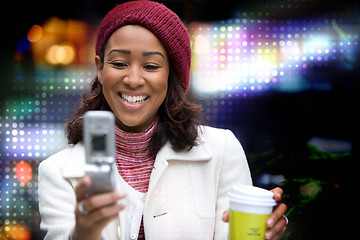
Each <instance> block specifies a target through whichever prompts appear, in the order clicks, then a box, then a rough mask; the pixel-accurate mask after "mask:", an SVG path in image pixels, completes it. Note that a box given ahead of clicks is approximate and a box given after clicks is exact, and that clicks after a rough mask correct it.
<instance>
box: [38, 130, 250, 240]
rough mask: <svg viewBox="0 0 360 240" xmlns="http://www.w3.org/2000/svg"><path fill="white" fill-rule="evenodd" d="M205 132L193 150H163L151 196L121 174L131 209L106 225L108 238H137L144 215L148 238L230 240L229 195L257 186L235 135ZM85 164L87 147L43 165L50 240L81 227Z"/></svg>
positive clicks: (43, 210) (42, 200) (42, 203)
mask: <svg viewBox="0 0 360 240" xmlns="http://www.w3.org/2000/svg"><path fill="white" fill-rule="evenodd" d="M201 129H202V131H201V133H200V135H199V145H197V146H195V147H193V148H192V149H191V150H190V151H182V152H175V151H173V150H172V148H171V146H170V144H169V143H168V144H166V145H165V146H164V147H163V148H162V149H161V150H160V151H159V153H158V154H157V156H156V159H155V164H154V169H153V171H152V173H151V177H150V184H149V189H148V192H147V193H146V194H142V193H140V192H138V191H136V190H134V189H133V188H131V187H130V186H129V185H128V184H127V183H126V182H125V181H124V180H123V179H122V178H121V176H120V175H119V174H118V173H117V172H116V173H115V174H116V181H117V185H118V186H117V188H118V189H122V190H124V191H125V192H126V193H127V198H126V205H127V207H126V209H125V210H124V211H121V212H120V213H119V219H116V220H115V221H112V222H111V223H109V224H108V225H107V227H105V229H104V230H103V232H102V238H103V239H104V240H112V239H120V237H121V239H136V238H137V235H138V232H139V226H140V222H141V218H142V216H144V229H145V236H146V239H147V240H151V239H156V240H162V239H164V240H165V239H166V240H168V239H184V240H192V239H213V238H214V239H226V238H227V231H228V226H227V224H226V223H224V222H223V221H222V215H223V212H224V211H225V210H227V209H228V206H229V201H228V199H227V192H228V191H229V190H230V188H231V187H232V186H233V185H235V184H248V185H250V184H252V182H251V176H250V171H249V167H248V164H247V161H246V157H245V154H244V151H243V149H242V147H241V145H240V143H239V141H238V140H237V139H236V137H235V136H234V135H233V133H232V132H231V131H229V130H221V129H216V128H211V127H202V128H201ZM84 164H85V152H84V147H83V145H82V144H77V145H75V146H71V147H69V148H67V149H65V150H63V151H61V152H59V153H56V154H55V155H53V156H51V157H49V158H48V159H47V160H45V161H43V162H42V163H41V164H40V167H39V208H40V214H41V217H42V221H41V228H42V229H43V230H46V231H47V235H46V239H69V235H70V234H71V231H72V230H73V228H74V226H75V214H74V209H75V206H76V197H75V192H74V188H75V186H76V184H77V183H78V181H79V179H80V178H81V177H83V176H84ZM114 171H117V170H116V167H114Z"/></svg>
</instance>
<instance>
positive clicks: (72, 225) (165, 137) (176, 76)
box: [39, 1, 286, 240]
mask: <svg viewBox="0 0 360 240" xmlns="http://www.w3.org/2000/svg"><path fill="white" fill-rule="evenodd" d="M190 63H191V48H190V40H189V36H188V34H187V31H186V28H185V26H184V25H183V24H182V22H181V20H180V19H179V18H178V16H177V15H176V14H175V13H174V12H172V11H171V10H170V9H168V8H166V7H165V6H164V5H162V4H160V3H156V2H153V1H135V2H129V3H125V4H122V5H118V6H117V7H115V8H114V9H113V10H112V11H110V12H109V13H108V14H107V15H106V17H105V18H104V20H103V21H102V23H101V25H100V27H99V31H98V35H97V41H96V57H95V64H96V70H97V76H96V77H95V79H94V80H93V81H92V83H91V91H90V95H89V96H86V95H83V96H82V100H81V102H80V106H79V108H78V109H77V110H76V112H75V114H74V116H73V117H72V118H71V119H70V120H69V121H68V122H67V124H66V130H67V138H68V142H69V143H70V144H72V145H71V146H70V147H69V148H67V149H65V150H63V151H61V152H59V153H57V154H55V155H53V156H51V157H50V158H49V159H47V160H45V161H43V162H42V163H41V165H40V167H39V208H40V212H41V215H42V223H41V227H42V228H43V229H46V230H47V231H48V233H47V236H46V238H48V239H69V237H70V238H73V239H87V240H89V239H90V240H92V239H94V240H98V239H104V240H107V239H109V240H110V239H119V238H121V239H145V238H146V239H150V240H151V239H172V238H176V239H194V238H195V237H196V236H199V238H201V239H226V238H227V229H228V225H227V224H226V222H227V221H228V218H227V212H226V210H227V209H228V207H229V203H228V200H227V197H226V195H227V192H228V191H229V190H230V189H231V187H232V186H233V185H238V184H245V185H250V184H251V183H252V181H251V176H250V171H249V167H248V164H247V161H246V157H245V154H244V151H243V149H242V147H241V145H240V143H239V142H238V140H237V139H236V138H235V136H234V135H233V134H232V133H231V132H230V131H228V130H222V129H216V128H211V127H206V126H203V125H201V124H202V121H201V115H200V112H201V106H199V105H197V104H194V103H192V102H190V101H189V100H188V99H187V97H186V94H185V93H186V91H187V88H188V86H189V81H190V75H189V73H190ZM89 110H106V111H112V112H113V113H114V115H115V117H116V126H115V129H114V132H115V143H116V156H115V162H116V164H114V165H116V166H114V167H113V169H115V173H114V175H115V176H116V183H117V188H116V190H115V191H112V192H108V193H103V194H98V195H93V196H88V195H87V194H86V192H87V189H88V187H89V186H90V184H91V177H89V176H84V170H83V163H84V162H85V159H84V146H83V144H82V138H83V130H82V129H83V128H82V127H83V118H84V114H85V112H86V111H89ZM49 191H51V194H48V192H49ZM275 193H276V194H274V197H275V199H276V200H280V199H281V195H282V191H280V190H275ZM125 195H126V199H125ZM120 199H124V201H125V203H126V204H124V203H123V202H122V203H121V202H119V200H120ZM58 204H59V205H61V206H62V208H61V210H59V207H58ZM74 209H75V211H74ZM284 209H286V207H284V205H280V206H279V207H278V208H277V209H276V210H275V211H274V213H273V214H272V215H271V216H270V217H269V218H268V220H267V221H268V223H269V224H268V227H270V230H268V231H267V233H266V234H267V236H272V237H273V238H272V239H278V238H279V237H280V236H281V234H282V233H283V231H284V226H285V220H284V219H283V218H282V217H281V216H282V215H283V214H284V212H285V210H284ZM224 212H225V214H224ZM221 219H223V221H222V220H221ZM269 238H271V237H269Z"/></svg>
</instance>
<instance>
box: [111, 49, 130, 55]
mask: <svg viewBox="0 0 360 240" xmlns="http://www.w3.org/2000/svg"><path fill="white" fill-rule="evenodd" d="M113 52H119V53H123V54H126V55H130V54H131V51H130V50H125V49H112V50H111V51H110V52H109V54H108V56H109V55H110V54H111V53H113Z"/></svg>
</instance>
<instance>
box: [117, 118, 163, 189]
mask: <svg viewBox="0 0 360 240" xmlns="http://www.w3.org/2000/svg"><path fill="white" fill-rule="evenodd" d="M157 124H158V118H157V119H156V120H155V121H154V122H153V123H152V124H151V125H150V126H149V127H148V128H147V129H146V130H145V131H144V132H141V133H129V132H125V131H123V130H121V129H120V128H119V127H118V126H116V127H115V143H116V166H117V169H118V172H119V173H120V175H121V177H122V178H123V179H124V180H125V181H126V182H127V183H128V184H129V185H130V186H131V187H132V188H134V189H135V190H137V191H139V192H142V193H146V192H147V190H148V187H149V181H150V175H151V171H152V169H153V167H154V162H155V156H153V157H150V149H149V143H150V139H151V137H152V136H153V134H154V132H155V129H156V126H157Z"/></svg>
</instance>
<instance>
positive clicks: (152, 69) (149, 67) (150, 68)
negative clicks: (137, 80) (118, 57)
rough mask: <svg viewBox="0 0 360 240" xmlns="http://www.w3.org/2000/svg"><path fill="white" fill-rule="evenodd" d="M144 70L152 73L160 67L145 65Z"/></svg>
mask: <svg viewBox="0 0 360 240" xmlns="http://www.w3.org/2000/svg"><path fill="white" fill-rule="evenodd" d="M144 68H145V69H146V70H150V71H154V70H157V69H159V68H160V67H159V66H156V65H153V64H146V65H144Z"/></svg>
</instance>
